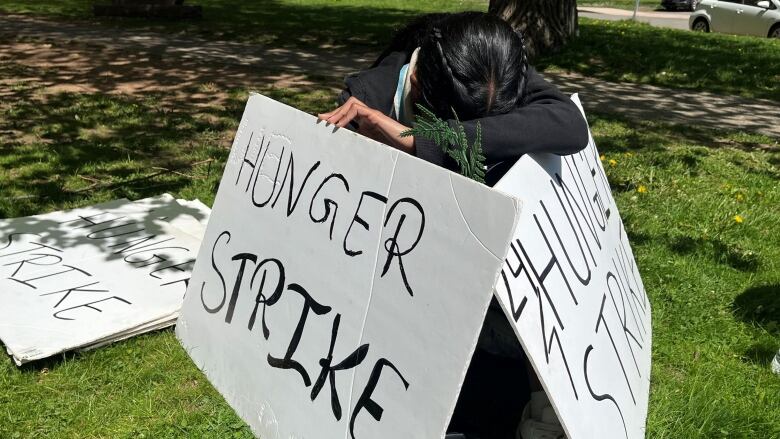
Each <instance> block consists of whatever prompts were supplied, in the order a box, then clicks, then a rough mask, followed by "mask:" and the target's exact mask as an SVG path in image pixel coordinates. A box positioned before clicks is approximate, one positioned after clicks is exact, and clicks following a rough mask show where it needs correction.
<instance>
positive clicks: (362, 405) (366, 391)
mask: <svg viewBox="0 0 780 439" xmlns="http://www.w3.org/2000/svg"><path fill="white" fill-rule="evenodd" d="M385 366H387V367H389V368H390V369H392V370H393V371H394V372H395V373H396V375H398V378H401V382H402V383H403V384H404V389H405V390H408V389H409V382H408V381H406V378H404V376H403V375H402V374H401V372H399V371H398V368H396V367H395V366H394V365H393V363H391V362H390V360H388V359H387V358H380V359H379V360H377V362H376V364H374V369H372V370H371V376H369V377H368V383H366V387H365V388H363V393H361V394H360V398H358V401H357V404H355V409H354V410H352V417H351V418H350V419H349V434H350V436H352V439H355V420H356V419H357V416H358V415H359V414H360V411H361V410H363V409H365V410H366V411H367V412H368V414H369V415H371V417H372V418H374V420H375V421H377V422H379V421H381V420H382V414H383V413H384V409H383V408H382V406H380V405H379V404H377V402H376V401H374V400H373V399H371V394H372V393H374V389H376V385H377V383H379V377H380V376H381V375H382V369H383V368H384V367H385Z"/></svg>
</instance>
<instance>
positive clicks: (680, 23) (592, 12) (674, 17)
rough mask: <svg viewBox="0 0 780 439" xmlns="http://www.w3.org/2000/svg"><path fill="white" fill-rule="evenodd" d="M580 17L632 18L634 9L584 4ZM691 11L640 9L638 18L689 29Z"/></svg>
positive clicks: (653, 23)
mask: <svg viewBox="0 0 780 439" xmlns="http://www.w3.org/2000/svg"><path fill="white" fill-rule="evenodd" d="M578 11H579V15H580V17H587V18H595V19H599V20H630V19H631V16H632V15H633V11H626V10H624V9H614V8H591V7H587V6H583V7H580V8H578ZM690 15H691V13H690V12H662V11H640V12H639V13H638V14H637V17H636V18H637V20H638V21H641V22H643V23H648V24H650V25H652V26H657V27H665V28H670V29H682V30H687V29H688V17H689V16H690Z"/></svg>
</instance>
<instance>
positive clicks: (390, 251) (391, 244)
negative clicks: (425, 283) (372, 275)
mask: <svg viewBox="0 0 780 439" xmlns="http://www.w3.org/2000/svg"><path fill="white" fill-rule="evenodd" d="M401 203H407V204H410V205H412V206H414V207H415V208H416V209H417V210H418V211H419V212H420V229H419V231H418V232H417V237H416V238H415V239H414V242H413V243H412V244H410V245H409V246H408V247H407V248H406V249H405V250H401V248H400V246H399V245H398V235H399V234H400V233H401V228H402V227H403V225H404V220H406V214H401V217H400V219H399V220H398V226H397V227H396V229H395V233H394V234H393V237H392V238H389V239H387V240H386V241H385V251H386V252H387V259H385V265H384V267H383V268H382V274H381V275H380V277H384V275H385V274H387V270H388V269H389V268H390V262H392V261H393V258H394V257H395V258H398V269H399V270H400V272H401V278H402V279H403V281H404V286H405V287H406V291H407V292H408V293H409V295H410V296H414V293H413V292H412V287H411V286H409V280H408V279H407V278H406V270H404V263H403V260H402V259H401V256H404V255H407V254H409V252H411V251H412V250H414V248H415V247H416V246H417V244H418V243H419V242H420V238H422V234H423V230H424V229H425V213H424V212H423V208H422V206H421V205H420V203H418V202H417V201H416V200H413V199H411V198H401V199H400V200H398V201H396V202H395V203H393V205H392V206H390V210H388V211H387V216H386V217H385V223H384V226H385V227H387V223H388V221H390V217H391V216H392V215H393V211H394V210H395V208H396V206H398V205H399V204H401Z"/></svg>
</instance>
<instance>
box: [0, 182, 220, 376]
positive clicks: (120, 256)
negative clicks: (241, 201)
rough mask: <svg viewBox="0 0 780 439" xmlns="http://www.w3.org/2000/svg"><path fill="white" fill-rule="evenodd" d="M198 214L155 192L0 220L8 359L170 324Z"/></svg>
mask: <svg viewBox="0 0 780 439" xmlns="http://www.w3.org/2000/svg"><path fill="white" fill-rule="evenodd" d="M208 213H209V210H208V208H207V207H205V206H204V205H202V204H201V203H200V202H197V201H195V202H190V201H185V200H181V203H179V202H177V201H176V200H174V199H173V197H171V196H170V195H165V196H161V197H157V198H151V199H145V200H140V201H137V202H130V201H128V200H115V201H111V202H108V203H104V204H100V205H96V206H90V207H85V208H80V209H73V210H69V211H61V212H52V213H48V214H44V215H37V216H31V217H24V218H13V219H6V220H0V304H2V305H1V306H0V340H2V341H3V343H4V344H5V346H6V349H7V350H8V352H9V354H11V355H12V356H13V359H14V361H15V362H16V363H17V364H18V365H21V364H22V363H26V362H28V361H32V360H37V359H40V358H45V357H49V356H51V355H54V354H57V353H60V352H64V351H67V350H71V349H77V348H81V349H88V348H93V347H97V346H100V345H103V344H106V343H110V342H112V341H115V340H119V339H124V338H127V337H131V336H133V335H136V334H140V333H143V332H147V331H151V330H154V329H158V328H162V327H165V326H170V325H172V324H173V323H174V321H175V319H176V317H177V316H178V311H179V308H180V307H181V303H182V300H183V296H184V292H185V291H186V285H187V282H188V280H189V277H190V271H191V269H192V265H193V263H194V261H195V256H196V254H197V251H198V247H199V245H200V240H201V239H202V235H203V232H204V229H205V221H206V219H207V217H208Z"/></svg>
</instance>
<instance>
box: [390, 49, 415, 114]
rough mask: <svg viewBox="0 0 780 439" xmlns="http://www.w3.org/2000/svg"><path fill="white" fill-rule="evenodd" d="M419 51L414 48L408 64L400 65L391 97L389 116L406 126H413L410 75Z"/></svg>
mask: <svg viewBox="0 0 780 439" xmlns="http://www.w3.org/2000/svg"><path fill="white" fill-rule="evenodd" d="M419 51H420V49H419V48H417V49H415V51H414V52H413V53H412V57H411V59H410V61H409V64H405V65H404V66H403V67H401V71H400V72H398V84H397V85H396V88H395V97H394V98H393V110H392V114H391V116H392V117H393V118H395V120H397V121H399V122H401V123H402V124H404V125H406V126H414V106H413V102H412V80H411V77H412V72H414V68H415V64H416V63H417V53H418V52H419Z"/></svg>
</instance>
